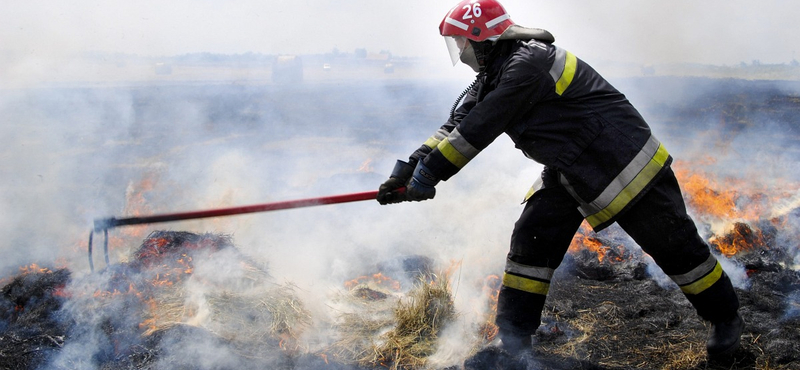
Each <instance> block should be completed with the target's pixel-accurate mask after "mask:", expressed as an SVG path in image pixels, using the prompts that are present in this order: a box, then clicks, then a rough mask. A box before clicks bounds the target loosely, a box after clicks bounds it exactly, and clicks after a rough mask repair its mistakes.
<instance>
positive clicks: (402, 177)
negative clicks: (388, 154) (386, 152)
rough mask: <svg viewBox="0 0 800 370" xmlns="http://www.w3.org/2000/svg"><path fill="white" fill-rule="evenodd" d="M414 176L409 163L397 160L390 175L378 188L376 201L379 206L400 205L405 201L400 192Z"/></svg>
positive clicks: (404, 196)
mask: <svg viewBox="0 0 800 370" xmlns="http://www.w3.org/2000/svg"><path fill="white" fill-rule="evenodd" d="M413 174H414V166H412V165H411V164H410V163H406V162H403V161H401V160H399V159H398V160H397V163H395V165H394V169H393V170H392V174H391V175H389V179H388V180H386V181H385V182H384V183H383V184H381V186H380V187H379V188H378V196H377V197H376V199H377V200H378V203H380V204H384V205H385V204H392V203H400V202H403V201H405V200H406V195H405V193H404V192H403V191H402V190H401V189H403V187H404V186H406V183H407V182H408V180H409V179H410V178H411V176H412V175H413Z"/></svg>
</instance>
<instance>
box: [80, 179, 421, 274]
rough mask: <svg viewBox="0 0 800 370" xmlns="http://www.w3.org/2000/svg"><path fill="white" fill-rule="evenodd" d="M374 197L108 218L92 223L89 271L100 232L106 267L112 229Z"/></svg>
mask: <svg viewBox="0 0 800 370" xmlns="http://www.w3.org/2000/svg"><path fill="white" fill-rule="evenodd" d="M404 190H405V189H399V190H397V192H398V193H402V192H403V191H404ZM377 195H378V192H377V191H365V192H361V193H351V194H341V195H331V196H325V197H318V198H308V199H296V200H286V201H280V202H272V203H263V204H254V205H249V206H241V207H230V208H219V209H210V210H203V211H191V212H178V213H165V214H159V215H149V216H137V217H125V218H115V217H110V218H102V219H96V220H94V229H92V231H91V232H90V233H89V268H90V269H91V270H92V271H94V262H93V260H92V239H93V237H94V233H95V232H100V231H102V232H103V235H104V236H105V241H104V243H103V254H104V256H105V261H106V265H108V229H111V228H114V227H119V226H128V225H141V224H152V223H158V222H169V221H181V220H192V219H199V218H209V217H222V216H231V215H240V214H245V213H255V212H268V211H277V210H282V209H291V208H302V207H313V206H320V205H324V204H337V203H348V202H358V201H362V200H370V199H375V198H376V196H377Z"/></svg>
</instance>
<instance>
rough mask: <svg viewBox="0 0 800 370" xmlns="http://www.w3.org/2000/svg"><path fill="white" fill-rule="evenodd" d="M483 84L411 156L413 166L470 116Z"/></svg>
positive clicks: (473, 89) (465, 98)
mask: <svg viewBox="0 0 800 370" xmlns="http://www.w3.org/2000/svg"><path fill="white" fill-rule="evenodd" d="M481 85H482V82H478V83H476V84H475V85H473V87H472V88H471V89H470V90H469V91H468V92H467V95H465V96H464V100H463V101H462V103H461V105H459V106H458V109H456V111H455V112H454V114H453V117H448V119H447V122H445V124H444V125H442V126H441V127H439V129H438V130H436V132H434V133H433V135H431V137H429V138H428V140H425V143H423V144H422V146H420V147H419V149H417V150H416V151H414V153H412V154H411V156H410V157H409V160H408V163H410V164H411V165H412V166H416V164H417V162H418V161H419V160H420V159H424V158H425V157H427V156H428V154H430V153H431V151H433V149H434V148H436V147H437V146H438V145H439V144H440V143H441V142H442V140H444V139H445V138H447V137H448V136H449V135H450V133H451V132H453V129H455V127H456V126H457V125H458V124H459V123H460V122H461V120H463V119H464V117H466V116H467V114H469V112H470V110H472V108H473V107H474V106H475V104H477V103H478V91H480V87H481Z"/></svg>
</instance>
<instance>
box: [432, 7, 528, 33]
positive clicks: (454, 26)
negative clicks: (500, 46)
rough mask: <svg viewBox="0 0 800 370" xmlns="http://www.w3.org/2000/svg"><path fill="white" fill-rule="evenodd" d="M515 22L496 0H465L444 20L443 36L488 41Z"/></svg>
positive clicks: (441, 29) (441, 28)
mask: <svg viewBox="0 0 800 370" xmlns="http://www.w3.org/2000/svg"><path fill="white" fill-rule="evenodd" d="M513 24H514V22H513V21H512V20H511V18H510V17H509V15H508V13H507V12H506V10H505V8H503V6H502V5H500V3H498V2H497V1H495V0H463V1H461V2H459V3H458V5H456V6H455V7H454V8H453V9H451V10H450V12H448V13H447V15H446V16H445V17H444V20H442V23H441V24H440V25H439V33H440V34H441V35H442V36H463V37H466V38H467V39H470V40H472V41H477V42H481V41H486V40H487V39H489V38H492V37H497V36H500V35H501V34H503V32H505V31H506V29H508V27H510V26H511V25H513Z"/></svg>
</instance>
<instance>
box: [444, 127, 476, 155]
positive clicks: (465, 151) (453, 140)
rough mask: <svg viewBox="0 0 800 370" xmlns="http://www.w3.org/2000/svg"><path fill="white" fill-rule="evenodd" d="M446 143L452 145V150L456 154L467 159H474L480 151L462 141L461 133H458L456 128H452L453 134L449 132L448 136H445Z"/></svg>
mask: <svg viewBox="0 0 800 370" xmlns="http://www.w3.org/2000/svg"><path fill="white" fill-rule="evenodd" d="M447 141H449V142H450V145H452V146H453V148H455V149H456V150H458V152H459V153H461V155H463V156H464V157H466V158H467V159H472V158H475V156H477V155H478V153H480V152H481V151H480V150H478V149H475V147H474V146H472V144H470V143H469V142H468V141H467V140H466V139H464V137H463V136H461V133H460V132H458V129H457V128H454V129H453V132H451V133H450V135H449V136H447Z"/></svg>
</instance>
